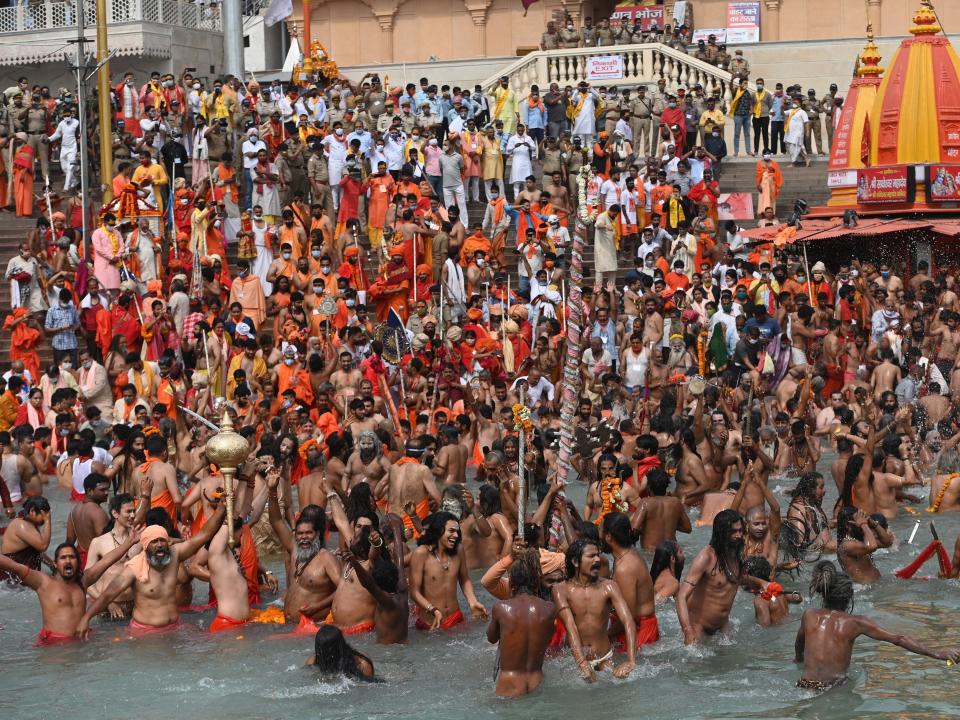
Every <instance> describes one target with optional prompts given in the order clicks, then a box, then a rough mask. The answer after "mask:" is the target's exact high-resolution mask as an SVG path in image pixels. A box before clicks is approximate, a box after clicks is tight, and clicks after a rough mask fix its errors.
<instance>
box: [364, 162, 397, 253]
mask: <svg viewBox="0 0 960 720" xmlns="http://www.w3.org/2000/svg"><path fill="white" fill-rule="evenodd" d="M394 187H395V184H394V181H393V178H392V177H390V175H389V174H385V175H382V176H381V175H373V176H371V177H369V178H367V182H366V183H365V188H369V190H370V199H369V200H368V201H367V237H369V238H370V247H372V248H373V249H374V250H376V249H377V248H379V247H380V243H381V242H382V240H383V226H384V225H385V224H386V222H387V208H388V207H390V199H391V198H392V197H393V188H394Z"/></svg>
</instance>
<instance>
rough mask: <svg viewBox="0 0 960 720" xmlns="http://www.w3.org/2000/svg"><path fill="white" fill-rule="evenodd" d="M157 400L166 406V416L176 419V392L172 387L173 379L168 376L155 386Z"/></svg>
mask: <svg viewBox="0 0 960 720" xmlns="http://www.w3.org/2000/svg"><path fill="white" fill-rule="evenodd" d="M157 402H158V403H163V404H165V405H166V406H167V417H168V418H170V419H171V420H176V419H177V393H176V390H175V389H174V387H173V381H171V380H170V379H169V378H164V379H162V380H161V381H160V386H159V387H158V388H157Z"/></svg>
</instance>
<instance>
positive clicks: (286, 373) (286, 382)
mask: <svg viewBox="0 0 960 720" xmlns="http://www.w3.org/2000/svg"><path fill="white" fill-rule="evenodd" d="M294 377H296V379H297V383H296V385H294V384H293V379H294ZM277 381H278V382H277V385H278V387H277V397H280V396H282V395H283V391H284V390H287V389H288V388H290V389H292V390H293V393H294V395H296V396H297V397H298V398H299V399H300V400H303V402H305V403H306V404H307V405H313V399H314V398H313V387H312V386H311V385H310V373H308V372H307V371H306V370H304V369H302V368H300V369H299V370H294V369H293V368H292V367H287V365H277Z"/></svg>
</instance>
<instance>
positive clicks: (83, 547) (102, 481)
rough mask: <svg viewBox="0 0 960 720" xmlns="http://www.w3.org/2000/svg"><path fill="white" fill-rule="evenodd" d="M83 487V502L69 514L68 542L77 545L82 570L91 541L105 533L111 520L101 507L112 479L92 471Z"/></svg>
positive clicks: (85, 479) (108, 491)
mask: <svg viewBox="0 0 960 720" xmlns="http://www.w3.org/2000/svg"><path fill="white" fill-rule="evenodd" d="M83 489H84V495H83V502H81V503H78V504H77V505H75V506H74V508H73V510H71V511H70V514H69V515H68V516H67V542H68V543H70V544H71V545H75V546H76V548H77V552H78V553H79V555H80V569H81V570H83V569H84V568H86V567H87V553H88V552H89V551H90V543H91V542H92V541H93V539H94V538H95V537H97V536H98V535H100V534H102V533H103V529H104V528H105V527H106V526H107V523H108V522H109V520H110V518H108V517H107V514H106V513H105V512H104V511H103V508H102V507H100V505H101V504H103V503H104V502H106V501H107V496H108V495H109V494H110V480H108V479H107V477H106V476H105V475H101V474H100V473H90V474H89V475H87V476H86V477H85V478H84V479H83Z"/></svg>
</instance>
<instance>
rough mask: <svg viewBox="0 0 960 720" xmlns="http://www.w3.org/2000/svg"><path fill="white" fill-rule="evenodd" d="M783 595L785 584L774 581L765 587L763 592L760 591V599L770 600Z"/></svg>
mask: <svg viewBox="0 0 960 720" xmlns="http://www.w3.org/2000/svg"><path fill="white" fill-rule="evenodd" d="M781 595H783V585H781V584H780V583H778V582H772V583H770V584H769V585H767V586H766V587H765V588H764V589H763V592H761V593H760V599H761V600H768V601H769V600H776V599H777V598H778V597H780V596H781Z"/></svg>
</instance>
